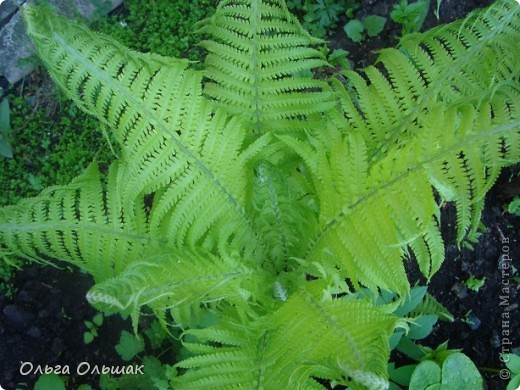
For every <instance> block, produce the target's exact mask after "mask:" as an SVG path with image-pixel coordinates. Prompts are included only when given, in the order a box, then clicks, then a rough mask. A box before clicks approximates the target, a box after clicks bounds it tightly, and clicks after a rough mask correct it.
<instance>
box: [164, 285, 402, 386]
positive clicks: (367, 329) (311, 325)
mask: <svg viewBox="0 0 520 390" xmlns="http://www.w3.org/2000/svg"><path fill="white" fill-rule="evenodd" d="M312 289H313V288H311V290H312ZM313 295H314V294H312V293H310V292H303V291H302V292H298V293H295V294H293V295H292V296H291V298H289V300H288V301H287V302H285V303H284V304H283V305H282V306H280V308H279V309H278V310H277V311H275V312H274V313H273V314H272V315H269V316H268V317H266V318H263V319H259V320H258V321H257V322H256V325H254V324H253V325H251V324H249V325H248V326H243V325H241V324H239V323H237V320H229V321H228V322H222V323H220V324H218V325H216V326H214V327H211V328H207V329H200V330H199V329H194V330H190V331H188V332H187V333H186V334H187V335H190V336H195V337H196V338H197V339H198V340H199V341H200V342H204V343H206V344H193V343H189V344H187V345H186V346H187V348H188V349H189V350H192V351H193V352H196V353H197V355H196V356H194V357H191V358H188V359H187V360H185V361H183V362H181V363H179V364H178V367H182V368H189V369H190V370H188V371H187V372H186V373H185V374H184V375H182V376H180V377H179V378H178V379H176V380H175V381H174V382H173V386H174V388H179V389H183V388H190V389H195V388H196V389H199V388H200V389H202V388H209V387H211V386H212V384H213V387H216V388H222V389H225V388H233V386H235V387H236V386H240V385H244V386H246V387H247V388H251V389H257V388H258V389H260V388H273V389H275V388H295V389H315V388H322V387H320V385H319V384H318V383H317V382H315V381H314V379H313V377H315V376H316V377H320V378H325V379H333V380H336V381H338V383H343V384H347V383H348V382H349V380H348V378H347V377H348V376H349V374H348V373H347V370H350V371H352V372H354V371H356V372H359V373H366V375H369V373H372V375H374V377H377V378H378V379H379V381H382V382H385V383H387V380H386V359H385V358H383V356H386V355H387V353H388V346H387V344H386V343H384V342H382V340H384V339H385V338H386V337H388V335H389V334H391V332H392V331H393V329H394V327H395V326H396V324H397V322H396V318H395V317H393V316H392V315H389V314H385V313H383V312H382V311H380V310H379V309H377V308H375V307H374V306H372V305H370V304H368V303H366V302H363V301H354V300H335V301H330V302H321V301H319V300H318V299H316V298H314V296H313ZM230 335H233V336H232V337H229V336H230ZM303 339H306V340H308V342H306V343H304V344H303V345H302V340H303ZM282 341H283V342H282ZM208 343H209V344H208ZM216 344H219V345H222V347H218V348H215V347H202V348H200V347H199V345H216ZM325 367H328V369H325ZM371 388H375V387H371Z"/></svg>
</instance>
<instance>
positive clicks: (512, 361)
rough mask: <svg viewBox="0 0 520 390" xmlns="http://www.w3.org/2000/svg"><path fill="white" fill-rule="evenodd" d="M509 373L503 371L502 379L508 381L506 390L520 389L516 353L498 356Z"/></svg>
mask: <svg viewBox="0 0 520 390" xmlns="http://www.w3.org/2000/svg"><path fill="white" fill-rule="evenodd" d="M500 360H501V361H503V362H504V363H505V365H506V367H507V370H509V372H506V371H503V374H502V375H501V378H502V379H507V378H508V377H509V378H510V379H509V383H508V384H507V388H506V390H518V389H519V388H520V355H517V354H516V353H505V354H501V355H500Z"/></svg>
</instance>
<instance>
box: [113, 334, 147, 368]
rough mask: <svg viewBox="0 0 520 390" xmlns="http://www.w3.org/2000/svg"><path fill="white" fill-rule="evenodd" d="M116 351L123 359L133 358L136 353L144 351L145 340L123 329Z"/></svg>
mask: <svg viewBox="0 0 520 390" xmlns="http://www.w3.org/2000/svg"><path fill="white" fill-rule="evenodd" d="M116 351H117V353H118V354H119V356H121V358H122V359H123V360H125V361H129V360H132V358H133V357H134V356H135V355H137V354H138V353H141V352H143V351H144V341H143V339H141V338H139V337H137V336H134V335H133V334H131V333H129V332H127V331H126V330H123V331H122V332H121V337H120V338H119V342H118V343H117V344H116Z"/></svg>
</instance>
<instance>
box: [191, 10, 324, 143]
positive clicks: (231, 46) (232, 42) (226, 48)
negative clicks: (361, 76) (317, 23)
mask: <svg viewBox="0 0 520 390" xmlns="http://www.w3.org/2000/svg"><path fill="white" fill-rule="evenodd" d="M201 32H202V33H205V34H208V35H209V37H210V40H206V41H203V42H202V43H201V45H202V46H203V47H205V48H206V49H207V50H208V56H207V57H206V62H205V65H206V67H205V70H206V72H205V74H206V76H207V77H208V78H209V79H210V81H208V82H207V83H206V84H205V88H204V93H205V94H206V95H207V96H208V97H210V98H212V99H214V100H215V101H216V102H217V103H218V104H219V106H221V107H224V108H225V109H226V110H227V111H228V112H231V113H233V114H235V115H243V116H244V117H245V118H246V119H247V120H248V122H249V123H251V128H252V130H253V131H254V132H255V133H257V134H263V133H265V132H268V131H288V130H298V129H302V128H304V127H307V126H309V124H308V123H307V124H306V123H305V121H302V120H301V119H304V118H306V117H309V116H312V114H315V113H320V112H324V111H327V110H329V109H330V108H332V107H333V106H334V98H333V96H332V94H331V93H330V91H329V88H328V86H327V84H326V83H324V82H322V81H318V80H314V79H312V78H310V77H301V76H300V77H295V76H297V75H299V74H301V73H302V72H305V71H310V70H312V69H313V68H317V67H322V66H327V63H326V61H325V59H324V56H323V54H322V53H321V52H320V51H319V50H317V49H316V48H314V47H313V46H315V45H316V44H318V43H322V42H321V41H320V40H318V39H315V38H312V37H311V36H310V35H309V34H308V33H307V32H306V31H305V30H304V29H303V28H302V27H301V25H300V24H299V23H298V21H297V20H296V18H294V17H293V16H292V15H291V14H290V13H289V11H288V10H287V7H286V5H285V2H283V1H280V0H253V1H244V0H241V1H231V0H226V1H222V2H221V3H220V5H219V8H218V11H217V13H216V14H215V15H214V16H213V17H212V18H211V19H209V20H208V21H207V23H206V24H205V25H204V27H203V28H202V29H201ZM307 120H308V119H307Z"/></svg>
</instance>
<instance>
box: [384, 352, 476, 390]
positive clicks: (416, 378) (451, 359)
mask: <svg viewBox="0 0 520 390" xmlns="http://www.w3.org/2000/svg"><path fill="white" fill-rule="evenodd" d="M414 359H415V360H418V363H417V364H409V365H406V366H402V367H399V368H396V367H395V365H394V364H390V365H389V367H388V370H389V377H390V380H391V381H392V383H391V386H390V389H391V390H397V389H401V388H409V389H410V390H426V389H454V388H460V389H481V388H482V377H481V376H480V373H479V371H478V369H477V368H476V367H475V365H474V364H473V362H472V361H471V360H470V359H469V358H468V357H467V356H466V355H464V354H463V353H460V352H459V351H458V350H450V349H448V347H447V343H443V344H441V345H439V347H437V348H436V349H431V348H427V347H421V349H420V355H419V356H417V357H415V358H414Z"/></svg>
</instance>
